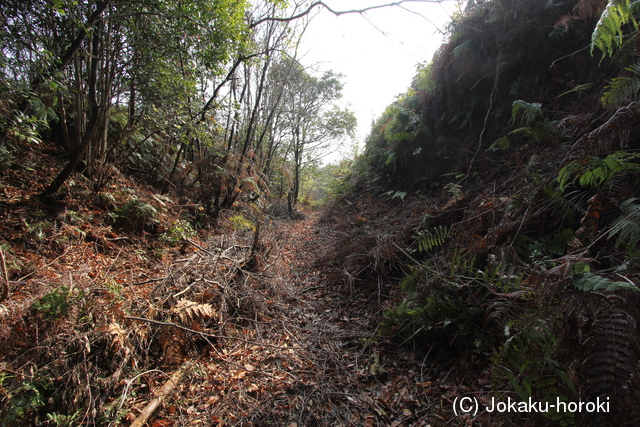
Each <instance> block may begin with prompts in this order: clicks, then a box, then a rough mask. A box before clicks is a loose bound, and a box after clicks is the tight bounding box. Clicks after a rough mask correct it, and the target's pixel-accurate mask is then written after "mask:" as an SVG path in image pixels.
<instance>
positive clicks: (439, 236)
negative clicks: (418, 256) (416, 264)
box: [417, 225, 453, 252]
mask: <svg viewBox="0 0 640 427" xmlns="http://www.w3.org/2000/svg"><path fill="white" fill-rule="evenodd" d="M452 235H453V227H451V226H448V227H447V226H443V225H441V226H439V227H435V228H434V229H433V230H432V231H426V232H424V233H420V234H419V235H418V237H417V240H418V250H419V251H421V252H429V251H430V250H431V249H433V248H435V247H438V246H442V245H444V243H445V242H446V240H447V239H448V238H449V237H451V236H452Z"/></svg>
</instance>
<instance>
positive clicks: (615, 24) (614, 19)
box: [591, 0, 638, 57]
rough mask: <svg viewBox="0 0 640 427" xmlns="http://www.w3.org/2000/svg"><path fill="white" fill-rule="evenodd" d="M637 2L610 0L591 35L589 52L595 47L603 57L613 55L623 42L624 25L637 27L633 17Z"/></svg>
mask: <svg viewBox="0 0 640 427" xmlns="http://www.w3.org/2000/svg"><path fill="white" fill-rule="evenodd" d="M637 7H638V2H633V3H631V1H630V0H610V1H609V4H608V5H607V8H606V9H605V11H604V13H603V14H602V16H601V17H600V20H599V21H598V24H597V25H596V28H595V30H594V31H593V35H592V37H591V53H592V54H593V51H594V50H595V49H596V48H597V49H599V50H600V51H601V52H602V54H603V57H606V56H613V54H614V53H615V51H616V49H618V48H620V47H622V45H623V42H624V26H625V24H628V23H631V24H632V25H633V27H634V28H635V29H636V30H637V29H638V22H637V21H636V19H635V16H634V14H635V12H636V11H637Z"/></svg>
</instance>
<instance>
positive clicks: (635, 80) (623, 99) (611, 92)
mask: <svg viewBox="0 0 640 427" xmlns="http://www.w3.org/2000/svg"><path fill="white" fill-rule="evenodd" d="M626 70H627V71H629V72H631V73H633V74H634V77H618V78H615V79H613V80H612V81H611V83H610V84H609V87H608V88H607V91H606V92H605V93H604V95H602V98H601V99H600V101H601V102H602V106H603V107H605V108H608V107H618V108H619V107H622V106H623V105H626V104H628V103H629V102H632V101H636V100H637V99H638V92H640V78H639V77H638V76H640V63H639V64H634V65H632V66H630V67H627V68H626Z"/></svg>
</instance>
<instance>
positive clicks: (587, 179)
mask: <svg viewBox="0 0 640 427" xmlns="http://www.w3.org/2000/svg"><path fill="white" fill-rule="evenodd" d="M638 158H640V154H638V153H629V152H627V151H617V152H615V153H612V154H609V155H608V156H607V157H605V158H604V159H600V158H597V157H587V158H584V159H579V160H574V161H573V162H570V163H568V164H567V165H565V166H564V167H563V168H562V169H560V172H558V177H557V178H556V179H557V181H558V184H559V186H560V190H561V191H564V189H565V188H566V186H567V185H568V184H569V183H573V182H576V181H578V183H579V184H580V185H581V186H582V187H600V186H601V185H603V184H605V183H606V182H607V181H609V180H610V179H611V178H613V176H614V175H615V174H617V173H619V172H622V171H639V170H640V165H638V164H637V163H635V161H636V160H637V159H638ZM572 178H573V179H572Z"/></svg>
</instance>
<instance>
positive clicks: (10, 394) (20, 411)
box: [0, 371, 53, 427]
mask: <svg viewBox="0 0 640 427" xmlns="http://www.w3.org/2000/svg"><path fill="white" fill-rule="evenodd" d="M10 379H11V376H10V375H8V374H6V373H5V372H2V371H0V389H2V391H3V394H4V396H3V399H2V400H0V402H2V401H4V402H3V403H4V405H3V407H2V406H0V426H1V427H5V426H14V425H25V424H26V423H27V422H28V420H29V419H30V417H31V414H32V413H33V412H35V411H37V410H38V408H41V407H43V406H44V405H45V395H46V392H47V391H48V390H51V389H52V388H53V385H52V380H51V378H50V377H47V376H43V375H42V374H41V372H40V371H37V372H36V373H35V374H34V375H31V376H26V377H22V381H17V383H18V386H17V387H15V386H13V387H12V385H13V384H12V383H14V381H9V380H10Z"/></svg>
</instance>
